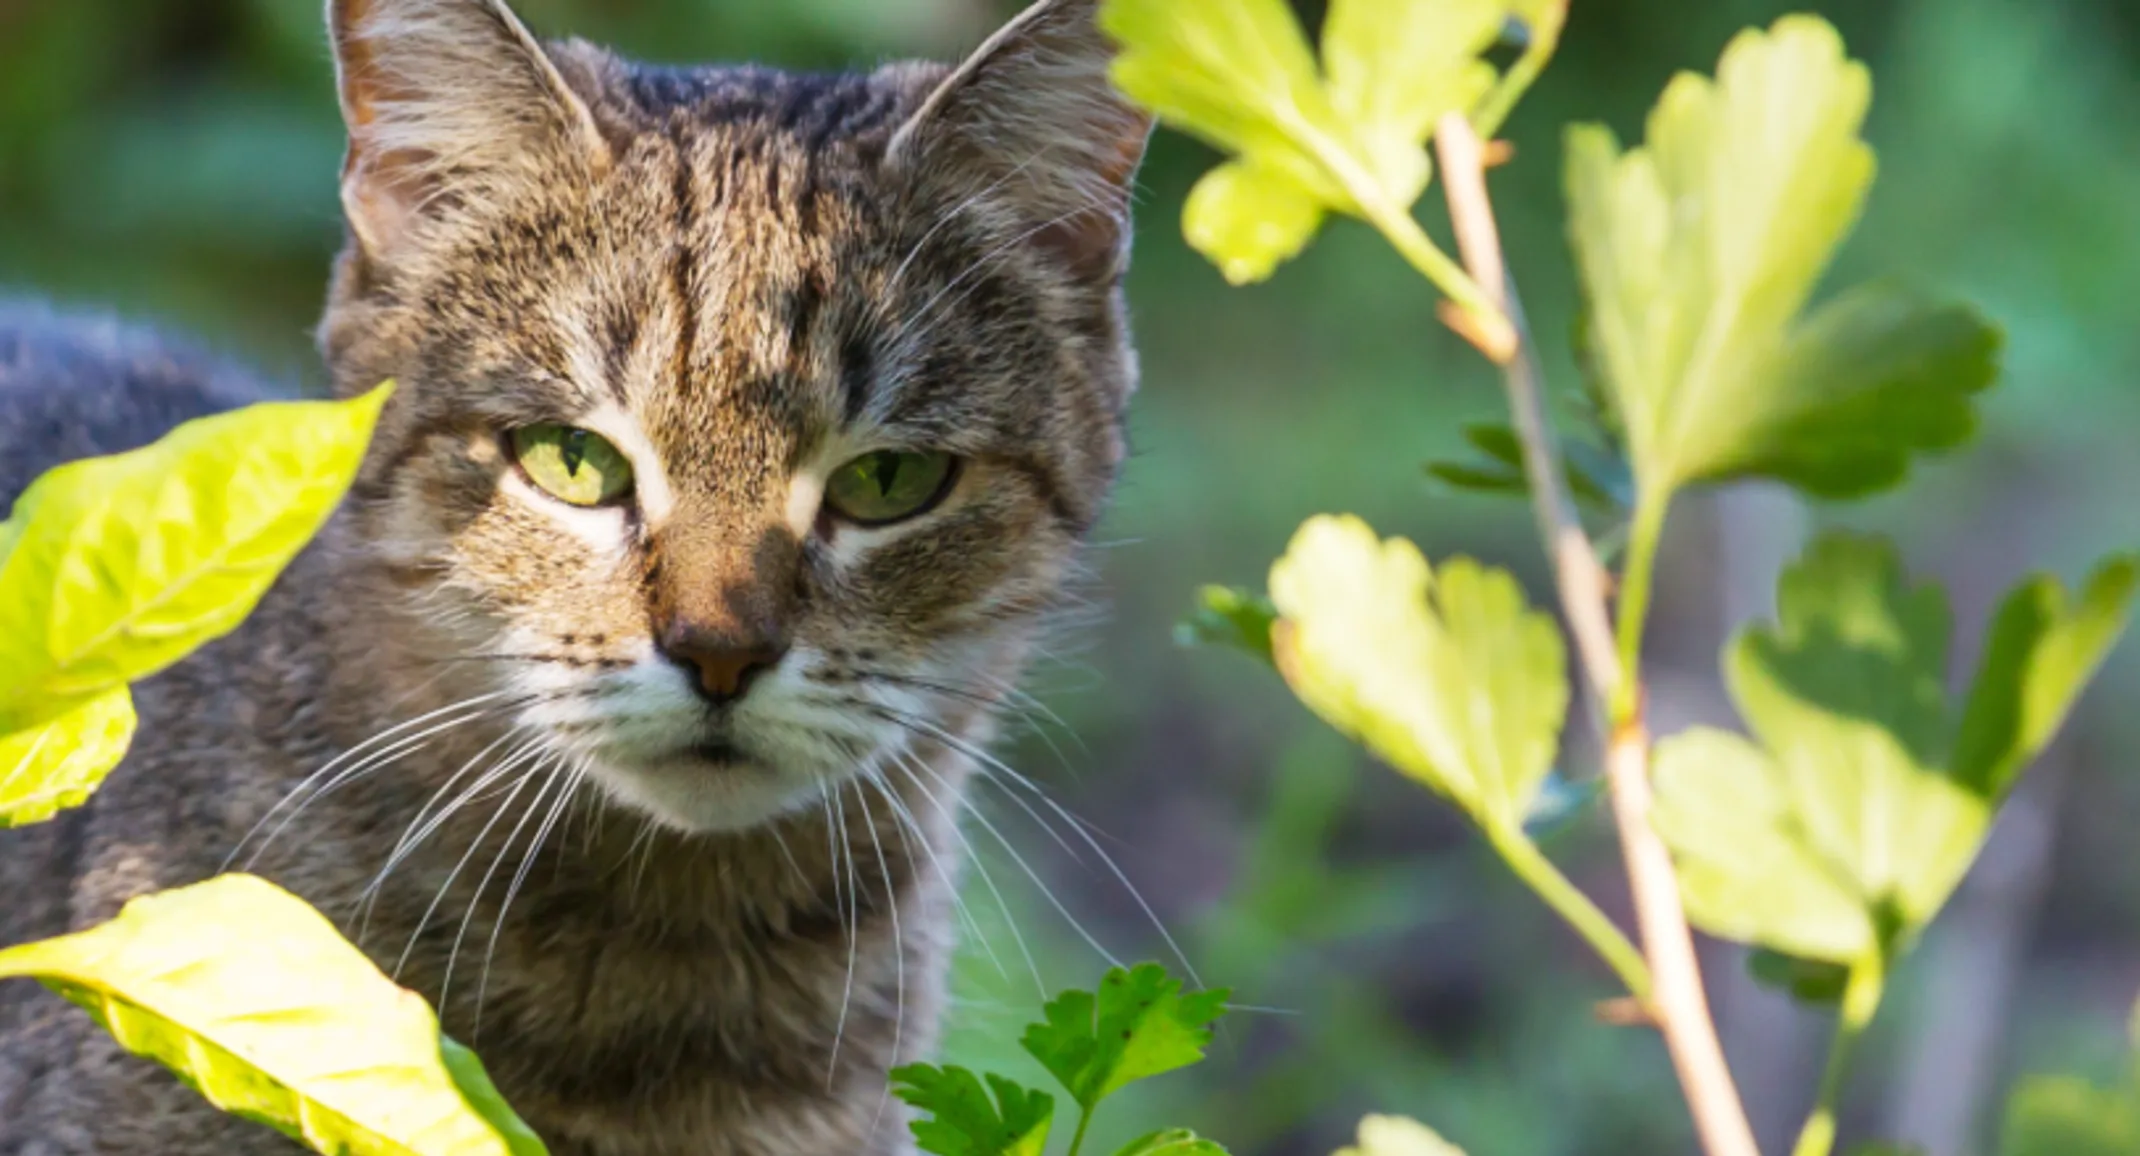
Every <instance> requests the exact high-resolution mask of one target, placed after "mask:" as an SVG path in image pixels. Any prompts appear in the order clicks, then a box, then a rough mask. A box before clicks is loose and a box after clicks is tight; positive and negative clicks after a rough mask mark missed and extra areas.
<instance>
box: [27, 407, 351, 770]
mask: <svg viewBox="0 0 2140 1156" xmlns="http://www.w3.org/2000/svg"><path fill="white" fill-rule="evenodd" d="M392 388H393V387H392V385H391V383H389V384H387V385H382V386H380V387H379V388H378V389H375V390H373V391H372V392H370V393H368V394H365V395H363V396H361V397H357V398H352V399H350V400H348V401H343V402H281V403H271V404H263V405H255V406H250V407H248V408H245V409H241V410H236V411H234V412H231V413H225V414H219V415H217V416H215V417H209V418H203V419H200V420H198V421H192V422H188V423H186V424H185V425H182V426H180V427H178V428H177V429H176V430H173V431H172V432H171V433H170V434H168V435H166V436H165V437H164V438H163V439H161V440H160V441H157V442H156V443H154V444H153V445H149V446H146V447H144V448H142V449H139V450H135V451H133V452H131V453H125V454H118V455H115V456H112V457H102V458H91V459H88V460H86V461H79V462H72V463H69V464H67V465H64V466H61V467H59V468H58V469H55V470H53V471H51V472H49V473H47V474H45V475H44V476H43V477H40V478H38V479H37V480H36V481H35V482H33V483H31V485H30V488H29V489H28V490H26V491H25V492H24V493H23V495H22V497H21V499H20V500H18V501H17V502H16V504H15V509H14V512H13V514H12V515H11V516H10V518H9V525H11V526H13V527H14V530H13V535H14V541H13V547H12V549H10V550H9V551H8V553H7V556H6V557H5V559H0V731H4V730H14V729H21V728H26V727H31V726H35V725H37V724H39V723H42V722H44V721H45V720H47V719H50V718H53V717H55V716H57V715H61V714H64V713H66V712H67V711H69V710H72V709H74V708H75V707H76V706H78V705H80V704H81V703H83V702H86V701H88V700H90V699H94V698H96V697H98V696H99V695H103V694H105V693H107V692H109V691H111V690H112V689H113V688H115V687H119V686H123V685H124V684H126V683H129V682H132V681H134V680H136V679H140V678H144V677H146V676H148V675H150V674H153V673H155V672H156V671H158V670H161V669H163V668H164V667H166V666H169V665H170V664H171V663H173V662H176V661H178V660H179V659H181V658H183V657H185V656H186V655H187V654H188V653H190V652H191V651H192V650H194V649H195V648H196V647H198V646H200V645H202V644H203V643H206V642H208V641H210V640H212V639H215V638H217V637H220V636H221V635H223V634H225V633H227V632H228V631H230V630H231V629H233V628H234V627H236V626H237V625H238V623H239V622H241V621H242V620H243V619H244V618H245V616H246V615H247V614H249V613H251V612H252V608H253V606H254V604H256V603H257V602H258V601H259V600H260V597H261V595H262V594H264V593H266V591H267V588H268V586H269V585H270V584H271V583H273V581H274V580H275V577H276V575H277V574H279V573H280V572H281V570H282V568H283V567H284V566H285V565H287V564H288V563H289V561H290V560H291V559H292V558H293V557H295V556H296V554H297V552H298V551H299V550H300V549H302V548H303V547H304V545H305V543H306V542H308V541H310V540H311V538H312V535H313V534H314V533H315V532H317V531H318V529H319V528H320V526H321V525H322V524H323V523H324V522H325V521H326V520H327V517H328V515H329V514H331V513H332V512H333V511H334V508H335V505H336V504H337V503H338V502H340V501H341V498H342V494H343V492H344V491H346V490H347V489H348V488H349V484H350V481H351V480H352V479H353V478H354V477H355V475H356V470H357V466H358V463H359V462H361V461H362V459H363V456H364V450H365V447H366V445H367V444H368V443H369V442H370V439H371V431H372V426H373V423H374V422H376V421H377V420H378V416H379V410H380V407H381V406H383V405H384V404H385V402H386V398H387V395H388V394H389V393H390V392H391V391H392Z"/></svg>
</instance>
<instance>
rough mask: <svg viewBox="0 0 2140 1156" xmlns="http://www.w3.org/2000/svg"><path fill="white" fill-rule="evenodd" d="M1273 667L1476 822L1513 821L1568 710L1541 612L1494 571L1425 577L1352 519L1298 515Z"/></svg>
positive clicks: (1417, 564)
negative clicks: (1300, 522)
mask: <svg viewBox="0 0 2140 1156" xmlns="http://www.w3.org/2000/svg"><path fill="white" fill-rule="evenodd" d="M1270 588H1271V599H1272V602H1273V603H1274V604H1275V605H1276V606H1277V608H1278V610H1279V612H1280V613H1281V614H1282V615H1283V618H1282V620H1281V622H1280V624H1279V626H1278V628H1277V629H1276V631H1275V632H1274V638H1275V640H1276V642H1277V646H1276V647H1275V653H1276V656H1277V661H1278V667H1279V670H1280V672H1281V673H1283V674H1284V675H1285V678H1286V681H1287V683H1288V684H1290V685H1291V686H1292V688H1293V691H1294V693H1295V694H1297V695H1299V696H1300V699H1301V701H1302V702H1304V703H1306V704H1307V705H1308V707H1309V708H1310V709H1311V710H1313V711H1315V713H1316V714H1318V715H1320V716H1321V717H1322V718H1323V719H1324V721H1326V722H1328V723H1330V724H1331V725H1332V726H1334V727H1336V728H1337V729H1338V730H1339V731H1341V732H1343V733H1344V734H1346V735H1348V736H1350V737H1352V738H1354V739H1356V740H1358V741H1360V742H1362V743H1364V744H1366V745H1367V746H1368V747H1369V749H1371V750H1373V751H1374V752H1375V754H1376V755H1377V756H1379V757H1380V758H1382V759H1383V760H1384V761H1386V762H1388V763H1389V764H1390V765H1391V766H1394V767H1396V768H1397V769H1398V770H1400V771H1403V772H1404V773H1405V774H1407V775H1410V776H1412V777H1414V778H1416V779H1418V780H1420V781H1421V782H1423V783H1425V784H1426V785H1427V786H1429V787H1430V788H1432V789H1433V790H1435V791H1436V792H1438V793H1440V794H1442V795H1443V796H1445V797H1447V798H1449V799H1450V800H1452V801H1453V802H1455V803H1456V804H1457V805H1459V806H1461V807H1462V808H1463V809H1464V810H1465V811H1466V812H1467V813H1469V814H1470V815H1471V816H1472V818H1473V820H1474V821H1475V822H1478V823H1479V824H1481V825H1482V826H1486V827H1489V828H1492V829H1495V830H1499V831H1516V830H1519V829H1520V827H1521V825H1522V822H1523V820H1524V817H1525V816H1526V815H1527V814H1529V813H1530V811H1531V808H1532V805H1533V803H1534V802H1535V800H1536V799H1537V796H1538V792H1539V789H1540V786H1541V784H1543V782H1544V781H1545V778H1546V775H1547V774H1548V773H1549V772H1550V770H1551V769H1552V761H1553V754H1554V750H1555V746H1556V744H1557V743H1558V740H1559V736H1560V728H1561V723H1562V721H1563V719H1564V718H1565V716H1566V713H1567V706H1568V685H1567V674H1566V669H1565V663H1566V657H1565V653H1564V650H1563V647H1562V643H1561V639H1560V633H1559V631H1558V629H1557V628H1556V627H1555V625H1554V623H1553V619H1552V618H1551V617H1550V616H1548V615H1546V614H1542V613H1539V612H1537V611H1535V610H1532V609H1530V608H1529V607H1528V606H1526V605H1525V602H1524V598H1523V591H1522V588H1521V587H1520V586H1518V585H1517V583H1516V580H1515V579H1514V578H1513V577H1511V576H1510V575H1508V574H1507V573H1506V572H1503V571H1499V570H1491V569H1487V568H1485V567H1482V566H1480V565H1478V564H1477V563H1475V562H1472V561H1470V560H1469V559H1463V558H1458V559H1455V560H1452V561H1451V562H1449V563H1448V564H1447V565H1445V566H1444V567H1443V568H1442V571H1441V573H1440V574H1439V575H1438V576H1437V575H1436V574H1434V573H1433V571H1431V570H1430V569H1429V568H1428V566H1427V562H1426V559H1425V558H1423V557H1421V555H1420V553H1419V550H1418V549H1417V548H1416V547H1414V546H1413V545H1412V544H1411V543H1409V542H1406V541H1404V540H1402V539H1391V540H1389V541H1387V542H1384V541H1382V540H1380V539H1378V538H1377V537H1376V536H1375V533H1374V531H1373V530H1372V529H1370V528H1369V527H1368V525H1367V524H1366V523H1365V522H1362V521H1361V520H1359V519H1358V518H1353V517H1343V518H1332V517H1317V518H1311V519H1309V521H1308V522H1307V523H1306V524H1304V525H1303V526H1302V527H1301V528H1300V531H1299V532H1298V533H1296V534H1295V535H1294V538H1293V542H1292V544H1291V546H1290V547H1289V548H1288V549H1287V551H1286V555H1285V557H1284V558H1281V559H1280V560H1279V561H1278V562H1277V564H1275V565H1274V566H1272V567H1271V580H1270Z"/></svg>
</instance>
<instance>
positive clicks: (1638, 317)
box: [1567, 16, 2000, 497]
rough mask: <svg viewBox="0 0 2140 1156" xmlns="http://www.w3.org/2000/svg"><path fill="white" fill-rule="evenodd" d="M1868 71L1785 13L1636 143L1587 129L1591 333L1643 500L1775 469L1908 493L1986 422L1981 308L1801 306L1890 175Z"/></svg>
mask: <svg viewBox="0 0 2140 1156" xmlns="http://www.w3.org/2000/svg"><path fill="white" fill-rule="evenodd" d="M1871 95H1872V85H1871V81H1870V79H1869V78H1868V76H1867V74H1866V71H1865V68H1864V67H1863V66H1862V65H1860V64H1858V63H1857V62H1855V61H1851V60H1849V59H1847V58H1846V57H1845V56H1844V52H1843V44H1842V40H1841V38H1840V37H1839V36H1837V34H1836V32H1835V29H1834V28H1833V27H1831V26H1830V25H1828V24H1827V23H1826V22H1824V21H1822V20H1819V19H1817V18H1814V17H1809V16H1787V17H1784V18H1783V19H1782V20H1779V21H1777V22H1776V24H1775V25H1774V26H1773V28H1771V29H1770V30H1769V31H1767V32H1761V31H1757V30H1749V31H1747V32H1745V33H1742V34H1741V35H1740V36H1739V37H1737V38H1736V39H1734V40H1733V41H1732V43H1731V45H1730V46H1729V47H1728V48H1727V49H1726V50H1725V52H1724V56H1723V60H1722V63H1721V64H1720V65H1719V68H1718V75H1717V79H1716V80H1715V81H1713V82H1712V81H1711V80H1709V79H1707V78H1705V77H1700V76H1693V75H1682V76H1679V77H1677V78H1676V79H1674V80H1673V82H1672V84H1671V85H1670V86H1669V87H1668V88H1667V89H1666V90H1665V94H1664V96H1663V98H1662V99H1661V100H1660V101H1659V102H1658V104H1657V107H1656V108H1655V110H1654V111H1652V112H1651V114H1650V118H1649V125H1648V132H1647V140H1646V143H1645V144H1644V145H1643V147H1640V148H1637V149H1634V150H1632V151H1629V152H1626V153H1623V152H1622V151H1621V149H1620V146H1619V144H1618V143H1617V142H1616V141H1615V140H1614V138H1613V135H1612V133H1611V132H1610V131H1609V130H1607V129H1605V128H1603V127H1600V126H1595V125H1591V126H1578V127H1575V128H1571V129H1570V130H1569V132H1568V138H1567V145H1568V148H1567V151H1568V161H1567V174H1568V175H1567V181H1568V197H1569V201H1570V203H1571V231H1572V236H1573V242H1574V247H1575V252H1576V257H1577V263H1578V264H1579V265H1580V266H1581V271H1582V279H1583V286H1584V290H1585V296H1586V297H1587V299H1588V303H1589V314H1588V319H1587V326H1588V332H1587V338H1588V341H1589V345H1590V353H1591V356H1592V358H1593V359H1594V362H1595V364H1596V365H1597V366H1598V367H1599V369H1600V370H1601V371H1602V376H1603V377H1604V378H1605V380H1606V383H1607V385H1608V389H1609V393H1610V395H1611V397H1612V398H1613V401H1614V405H1615V408H1616V410H1617V415H1618V418H1619V420H1620V422H1621V423H1622V424H1623V425H1624V427H1625V430H1626V435H1627V439H1628V447H1629V450H1630V453H1631V456H1632V458H1633V465H1634V470H1635V473H1636V476H1637V478H1638V479H1639V480H1640V482H1641V485H1642V488H1643V490H1644V491H1645V493H1651V492H1654V493H1655V494H1657V495H1660V496H1663V495H1668V494H1669V493H1670V492H1671V491H1672V490H1674V489H1676V488H1677V487H1679V486H1682V485H1686V484H1690V483H1696V482H1711V481H1723V480H1728V479H1732V478H1744V477H1757V476H1758V477H1771V478H1776V479H1779V480H1782V481H1785V482H1788V483H1790V484H1792V485H1794V486H1797V487H1799V488H1801V489H1803V490H1806V491H1808V492H1809V493H1812V494H1816V495H1819V496H1823V497H1850V496H1858V495H1863V494H1868V493H1872V492H1875V491H1878V490H1881V489H1885V488H1888V487H1891V486H1893V485H1894V484H1896V483H1897V482H1898V481H1900V480H1901V478H1902V476H1903V474H1904V473H1905V471H1906V470H1907V469H1908V465H1909V461H1910V458H1911V456H1912V455H1914V454H1917V453H1922V452H1929V451H1938V450H1945V449H1951V448H1953V447H1955V446H1958V445H1960V444H1961V443H1962V442H1964V441H1966V440H1967V439H1968V438H1969V437H1970V435H1971V434H1972V433H1973V432H1974V429H1975V423H1976V417H1975V410H1974V398H1975V395H1976V394H1977V393H1979V392H1981V391H1982V390H1984V389H1985V388H1987V387H1988V386H1990V384H1991V383H1992V381H1993V380H1994V379H1995V377H1996V376H1997V372H1998V367H1997V355H1998V350H1999V344H2000V339H1999V336H1998V334H1997V332H1996V331H1995V330H1993V329H1992V327H1991V326H1990V325H1988V324H1987V323H1985V322H1984V321H1983V320H1982V319H1980V318H1979V317H1977V316H1976V315H1975V314H1974V313H1972V312H1970V311H1968V310H1966V309H1963V308H1960V307H1956V306H1945V305H1939V304H1935V303H1931V302H1928V301H1924V300H1922V299H1920V298H1918V297H1916V296H1914V295H1912V294H1910V293H1908V292H1906V291H1904V290H1901V289H1897V288H1893V287H1884V286H1873V287H1867V288H1861V289H1857V290H1853V291H1850V292H1847V293H1844V294H1843V295H1841V296H1840V297H1837V298H1836V299H1835V300H1833V301H1832V302H1830V303H1828V304H1827V305H1825V306H1822V307H1820V308H1818V309H1816V310H1814V311H1813V313H1812V314H1811V315H1810V316H1807V317H1801V316H1800V314H1801V312H1802V310H1804V308H1805V306H1806V303H1807V301H1808V299H1809V298H1810V296H1811V295H1812V292H1813V289H1814V287H1815V285H1816V283H1817V282H1818V281H1819V280H1820V277H1821V275H1822V273H1823V272H1824V271H1825V270H1826V269H1827V267H1828V264H1829V261H1830V259H1831V258H1832V257H1833V255H1834V253H1835V251H1836V249H1837V248H1838V247H1839V246H1840V245H1841V243H1842V241H1843V239H1844V237H1845V236H1846V235H1847V234H1848V233H1849V231H1850V229H1851V227H1852V226H1853V225H1854V224H1855V222H1856V221H1857V218H1858V215H1859V211H1860V209H1861V207H1862V205H1863V203H1864V199H1865V195H1866V191H1867V190H1868V189H1869V188H1870V186H1871V184H1872V180H1873V171H1874V160H1873V154H1872V150H1871V149H1870V148H1869V147H1868V146H1867V145H1866V144H1865V142H1864V141H1863V140H1862V139H1860V136H1859V130H1860V127H1861V125H1862V124H1863V122H1864V118H1865V113H1866V109H1867V107H1868V106H1869V104H1870V102H1871Z"/></svg>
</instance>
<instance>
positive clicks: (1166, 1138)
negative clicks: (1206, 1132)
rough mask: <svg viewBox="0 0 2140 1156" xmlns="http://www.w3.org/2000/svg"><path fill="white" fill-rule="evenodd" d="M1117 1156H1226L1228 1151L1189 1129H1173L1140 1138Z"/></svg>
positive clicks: (1122, 1149)
mask: <svg viewBox="0 0 2140 1156" xmlns="http://www.w3.org/2000/svg"><path fill="white" fill-rule="evenodd" d="M1115 1156H1226V1149H1224V1148H1221V1147H1219V1146H1218V1145H1216V1144H1214V1143H1212V1142H1211V1141H1209V1140H1206V1139H1203V1138H1202V1137H1200V1136H1198V1135H1197V1134H1196V1133H1194V1132H1191V1131H1189V1130H1188V1129H1187V1128H1171V1129H1168V1130H1167V1131H1165V1132H1154V1133H1152V1134H1151V1135H1149V1136H1140V1137H1138V1138H1137V1139H1135V1140H1132V1141H1130V1142H1129V1143H1128V1144H1126V1145H1124V1146H1123V1147H1122V1148H1120V1149H1118V1150H1117V1151H1116V1152H1115Z"/></svg>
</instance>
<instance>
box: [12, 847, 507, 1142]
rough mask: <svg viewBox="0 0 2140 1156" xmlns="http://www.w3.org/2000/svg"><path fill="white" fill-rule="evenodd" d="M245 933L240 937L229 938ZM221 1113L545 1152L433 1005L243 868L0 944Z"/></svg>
mask: <svg viewBox="0 0 2140 1156" xmlns="http://www.w3.org/2000/svg"><path fill="white" fill-rule="evenodd" d="M238 943H242V944H244V945H245V947H246V950H245V951H243V952H237V951H232V950H231V945H233V944H238ZM6 977H28V978H35V979H38V980H40V981H42V982H43V983H44V984H45V985H46V986H48V987H50V988H52V989H53V990H55V991H57V992H59V993H60V994H61V995H63V996H65V997H67V998H68V999H69V1000H71V1001H73V1002H74V1003H76V1004H79V1005H81V1006H82V1007H83V1008H85V1009H86V1010H88V1012H89V1013H90V1014H91V1015H92V1016H94V1017H96V1019H97V1021H98V1022H99V1023H101V1024H103V1025H104V1027H105V1028H106V1029H107V1030H109V1031H110V1032H111V1033H112V1035H113V1037H114V1038H116V1039H117V1040H118V1041H119V1043H120V1044H122V1045H123V1046H125V1047H126V1049H127V1050H128V1051H131V1052H134V1053H136V1054H138V1055H143V1056H147V1057H148V1058H150V1059H153V1060H156V1061H157V1062H159V1063H161V1064H163V1065H164V1066H166V1067H168V1068H170V1069H171V1070H172V1071H173V1072H175V1073H177V1075H178V1076H179V1078H180V1079H182V1080H184V1081H186V1083H187V1084H189V1085H191V1086H192V1087H193V1088H195V1089H196V1090H198V1091H199V1092H200V1093H201V1094H202V1095H203V1096H205V1097H207V1099H208V1100H209V1101H210V1102H211V1103H213V1104H215V1105H216V1106H217V1107H218V1108H221V1109H223V1110H224V1111H226V1112H231V1113H234V1114H236V1115H239V1116H243V1117H245V1118H247V1119H250V1120H254V1121H257V1122H259V1123H262V1124H266V1125H268V1126H270V1127H273V1128H275V1129H276V1130H278V1131H280V1132H282V1133H284V1134H285V1135H288V1136H290V1137H291V1138H293V1139H296V1140H299V1141H301V1142H303V1143H305V1144H306V1145H308V1146H310V1147H311V1148H312V1149H313V1150H315V1151H318V1152H322V1153H329V1154H333V1156H345V1154H346V1156H483V1154H491V1156H541V1154H542V1153H543V1152H545V1151H546V1150H545V1149H544V1147H543V1145H542V1142H541V1141H540V1140H538V1139H536V1137H535V1135H534V1133H532V1132H530V1131H529V1130H528V1128H527V1126H526V1125H525V1124H524V1123H522V1122H521V1121H520V1120H519V1119H518V1118H517V1117H516V1116H514V1115H513V1114H512V1111H511V1110H510V1109H509V1108H507V1107H506V1105H505V1103H504V1101H503V1099H502V1098H500V1097H499V1096H498V1094H497V1089H496V1088H495V1087H494V1086H492V1084H491V1083H490V1080H489V1078H488V1077H487V1076H486V1075H485V1074H484V1073H483V1070H482V1065H481V1064H480V1063H479V1062H478V1061H477V1060H476V1058H475V1056H474V1055H473V1054H472V1053H469V1052H468V1051H466V1050H465V1049H463V1048H460V1047H459V1046H458V1045H456V1044H453V1043H452V1042H451V1041H449V1040H445V1039H444V1038H443V1037H442V1036H441V1035H440V1034H439V1028H438V1018H437V1017H436V1016H435V1015H433V1014H432V1012H431V1009H430V1007H429V1006H427V1005H426V1004H425V1003H424V1001H423V1000H422V999H421V998H420V997H418V996H417V995H415V994H414V993H413V992H408V991H404V990H403V989H401V988H398V987H396V986H394V984H393V983H392V982H391V981H390V980H388V979H387V978H386V977H385V976H384V975H382V974H380V972H379V970H378V969H377V968H376V967H374V966H372V964H371V962H370V961H369V960H367V959H365V957H364V956H363V954H362V953H360V952H359V951H357V949H356V948H354V947H352V946H350V945H349V943H347V942H346V941H345V940H343V939H342V937H341V936H340V934H338V933H337V932H336V931H335V930H334V927H333V925H332V924H330V923H328V922H327V920H326V918H325V917H323V916H321V915H320V914H319V913H318V912H316V911H314V910H313V909H312V908H311V907H309V906H307V905H306V904H305V903H304V902H303V901H302V900H300V899H298V898H297V897H295V896H293V895H291V894H289V893H288V892H286V891H283V890H282V889H280V888H278V887H276V886H274V885H273V884H271V883H267V882H265V881H264V880H260V879H256V878H254V877H252V876H248V875H225V876H222V877H220V878H216V879H212V880H210V881H208V882H206V883H201V884H197V885H195V886H191V887H184V888H180V889H177V890H174V891H165V892H162V893H160V894H156V895H150V896H145V897H143V898H140V899H136V900H133V901H132V902H130V903H128V904H127V905H126V907H125V909H124V910H122V911H121V912H120V913H119V917H118V918H117V919H114V920H112V921H111V922H109V923H106V924H103V925H102V926H99V927H95V928H92V929H90V930H88V931H84V932H80V933H78V934H74V935H67V936H62V937H60V938H57V939H48V940H44V941H42V942H38V943H30V944H24V945H22V946H20V947H14V948H9V949H7V950H5V951H0V978H6Z"/></svg>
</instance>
